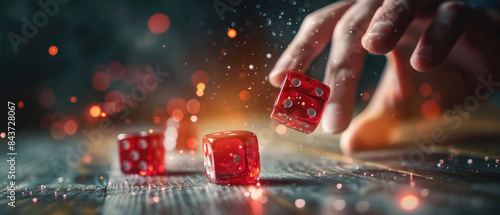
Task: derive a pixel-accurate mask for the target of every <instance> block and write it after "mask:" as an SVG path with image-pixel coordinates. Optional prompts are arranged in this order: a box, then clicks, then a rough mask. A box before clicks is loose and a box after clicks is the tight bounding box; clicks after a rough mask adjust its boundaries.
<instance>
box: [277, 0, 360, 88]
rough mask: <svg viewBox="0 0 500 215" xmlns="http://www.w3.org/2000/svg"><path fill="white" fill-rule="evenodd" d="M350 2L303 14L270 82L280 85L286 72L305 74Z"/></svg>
mask: <svg viewBox="0 0 500 215" xmlns="http://www.w3.org/2000/svg"><path fill="white" fill-rule="evenodd" d="M352 4H353V1H343V2H338V3H335V4H332V5H330V6H327V7H324V8H322V9H320V10H318V11H316V12H314V13H312V14H309V15H308V16H306V18H305V19H304V21H303V22H302V25H301V26H300V29H299V32H298V33H297V35H296V36H295V38H294V39H293V41H292V42H291V43H290V45H289V46H288V48H287V49H286V50H285V51H284V52H283V54H282V55H281V57H280V58H279V59H278V61H277V62H276V65H275V66H274V68H273V70H272V71H271V73H270V74H269V82H270V83H271V85H273V86H274V87H279V86H280V85H281V82H283V79H284V78H285V76H286V73H287V72H289V71H295V72H300V73H302V74H304V72H305V71H306V70H307V68H308V67H309V65H310V64H311V62H312V61H313V60H314V59H315V58H316V56H318V54H319V53H321V51H322V50H323V49H324V47H325V46H326V45H327V44H328V43H329V42H330V39H331V37H332V32H333V29H334V27H335V25H336V23H337V22H338V20H339V19H340V17H342V15H343V14H344V12H345V11H346V10H347V9H348V8H349V7H350V6H351V5H352Z"/></svg>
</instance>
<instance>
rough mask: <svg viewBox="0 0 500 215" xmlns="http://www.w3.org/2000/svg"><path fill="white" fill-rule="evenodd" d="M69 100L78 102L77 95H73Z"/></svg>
mask: <svg viewBox="0 0 500 215" xmlns="http://www.w3.org/2000/svg"><path fill="white" fill-rule="evenodd" d="M69 101H70V102H71V103H76V101H77V99H76V97H75V96H71V98H69Z"/></svg>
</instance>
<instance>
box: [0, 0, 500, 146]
mask: <svg viewBox="0 0 500 215" xmlns="http://www.w3.org/2000/svg"><path fill="white" fill-rule="evenodd" d="M331 2H332V1H326V0H318V1H308V0H304V1H296V0H283V1H259V2H254V1H244V0H240V1H222V0H214V1H201V0H183V1H147V2H137V1H101V2H92V3H88V2H84V1H76V0H74V1H55V0H54V1H50V0H49V1H45V2H44V1H40V2H38V1H13V2H5V1H4V2H2V3H0V5H1V7H0V8H1V10H2V13H0V14H1V15H0V16H1V19H0V20H1V21H0V22H1V25H2V28H1V29H0V34H1V35H4V36H2V37H0V54H1V57H0V71H2V79H1V80H2V82H1V83H2V84H1V85H0V95H1V100H2V101H1V102H2V103H3V104H5V103H6V102H7V101H12V102H15V103H16V104H17V106H18V108H19V109H18V111H19V112H18V114H17V115H16V121H17V123H18V124H17V125H16V126H17V127H18V136H23V133H24V132H26V133H28V131H29V132H37V133H41V134H43V135H44V136H46V137H47V138H48V139H50V140H51V141H55V142H68V143H67V144H76V143H77V142H78V141H79V140H80V139H82V138H85V137H87V136H89V135H86V134H88V133H89V132H90V131H92V129H99V130H100V131H101V132H103V134H104V135H103V136H104V137H108V138H115V137H116V135H117V134H118V133H122V132H137V131H143V130H149V131H152V132H167V130H168V128H169V126H170V127H171V128H176V129H177V130H176V131H175V132H174V131H172V130H170V131H171V134H174V133H177V136H179V141H175V142H176V144H179V143H178V142H182V144H185V145H186V147H187V148H190V147H189V146H191V147H192V148H197V146H198V145H199V144H198V142H199V141H200V137H201V136H202V135H203V134H204V133H207V132H215V131H220V130H226V129H231V130H236V129H245V130H251V131H254V132H259V131H262V133H265V134H266V135H267V136H274V135H285V136H286V135H289V133H290V131H289V130H287V128H286V127H284V126H280V125H278V124H276V123H272V122H271V121H270V120H268V118H269V113H270V111H271V109H272V106H273V104H274V99H275V98H276V93H277V92H278V89H275V88H273V87H271V85H270V84H269V82H268V79H267V75H268V73H269V72H270V70H271V69H272V67H273V66H274V63H275V62H276V60H277V59H278V57H279V56H280V54H281V53H282V51H283V50H284V49H285V48H286V47H287V45H288V44H289V43H290V41H291V40H292V39H293V37H294V36H295V34H296V33H297V31H298V29H299V27H300V24H301V22H302V20H303V19H304V17H305V16H306V15H307V14H309V13H310V12H313V11H315V10H317V9H319V8H321V7H323V6H325V5H327V4H330V3H331ZM477 2H478V3H480V1H477ZM326 49H327V50H328V49H329V47H326ZM327 54H328V52H327V51H326V52H323V54H322V55H320V56H319V57H318V58H317V60H316V61H315V62H314V63H313V64H312V66H311V68H310V69H309V71H308V72H307V74H308V75H310V76H312V77H314V78H316V79H318V80H322V79H323V72H324V70H325V61H326V58H327ZM384 64H385V57H384V56H375V55H369V56H368V58H367V63H366V65H365V69H364V72H363V75H362V77H361V81H360V85H359V88H358V95H359V96H358V97H357V108H356V109H357V111H358V112H359V111H360V110H362V109H363V108H364V107H365V106H366V105H367V104H368V102H369V100H370V97H371V95H372V94H373V91H374V89H375V87H376V84H377V82H378V80H379V78H380V75H381V72H382V70H383V68H384ZM495 97H497V98H495ZM492 100H493V101H497V100H498V95H495V96H492ZM0 111H1V113H6V111H7V107H6V105H1V106H0ZM169 122H170V123H169ZM103 127H104V129H103ZM5 129H6V128H5V125H1V126H0V132H5ZM262 129H264V130H262ZM318 130H321V129H318ZM104 131H105V132H104ZM182 132H184V133H185V134H182V135H180V133H182ZM293 132H295V131H292V133H293ZM90 133H91V134H93V133H92V132H90ZM317 133H321V131H317ZM174 136H175V135H174ZM181 136H182V138H181ZM87 139H88V138H87ZM180 139H182V141H181V140H180ZM92 140H93V139H90V142H92ZM97 140H99V139H97ZM97 140H96V141H97ZM188 142H189V143H190V144H188ZM29 144H34V143H29ZM172 147H173V146H172Z"/></svg>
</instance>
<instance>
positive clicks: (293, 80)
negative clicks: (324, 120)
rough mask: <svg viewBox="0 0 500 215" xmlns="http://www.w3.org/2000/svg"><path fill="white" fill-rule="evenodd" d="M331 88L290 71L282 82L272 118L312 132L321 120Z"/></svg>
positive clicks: (296, 128) (301, 130) (305, 131)
mask: <svg viewBox="0 0 500 215" xmlns="http://www.w3.org/2000/svg"><path fill="white" fill-rule="evenodd" d="M329 96H330V88H329V87H328V86H326V85H325V84H323V83H321V82H319V81H317V80H314V79H312V78H310V77H307V76H305V75H302V74H300V73H297V72H289V73H288V74H287V75H286V78H285V80H284V81H283V83H282V84H281V89H280V93H279V95H278V98H277V99H276V102H275V103H274V108H273V112H272V113H271V119H272V120H274V121H276V122H278V123H281V124H284V125H286V126H288V127H290V128H292V129H295V130H297V131H300V132H304V133H307V134H310V133H312V132H313V131H314V130H315V129H316V127H317V126H318V124H319V121H320V120H321V115H322V114H323V110H324V109H325V103H326V102H327V101H328V97H329Z"/></svg>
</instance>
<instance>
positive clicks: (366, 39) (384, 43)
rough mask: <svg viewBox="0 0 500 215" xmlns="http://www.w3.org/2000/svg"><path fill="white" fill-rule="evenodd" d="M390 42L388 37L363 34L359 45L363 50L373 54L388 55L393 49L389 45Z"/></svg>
mask: <svg viewBox="0 0 500 215" xmlns="http://www.w3.org/2000/svg"><path fill="white" fill-rule="evenodd" d="M390 40H391V39H390V37H388V36H383V35H368V34H365V35H364V36H363V38H362V39H361V44H362V45H363V48H365V49H366V50H367V51H369V52H371V53H373V54H377V55H384V54H387V53H389V52H390V51H391V50H392V48H393V47H392V46H391V45H390Z"/></svg>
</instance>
